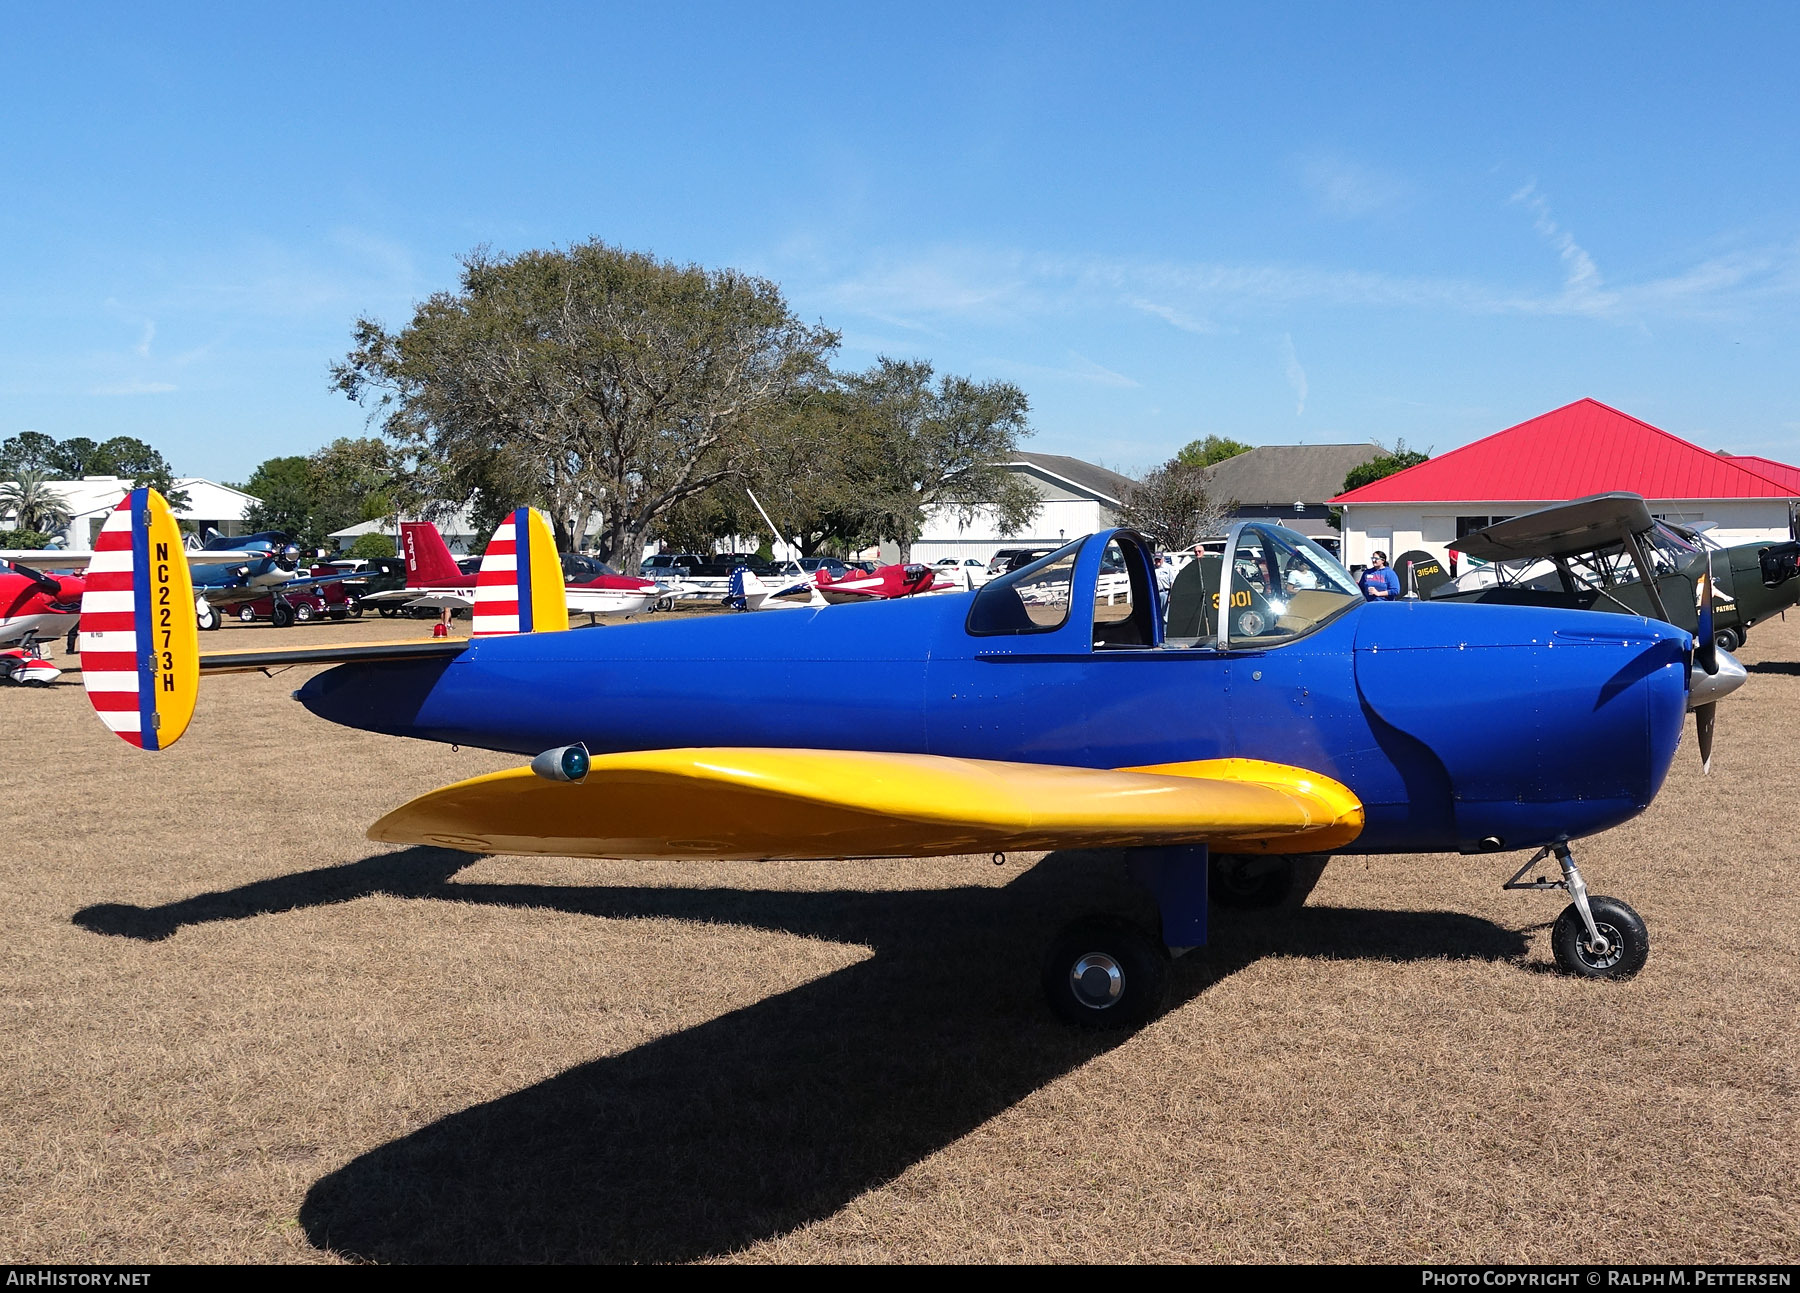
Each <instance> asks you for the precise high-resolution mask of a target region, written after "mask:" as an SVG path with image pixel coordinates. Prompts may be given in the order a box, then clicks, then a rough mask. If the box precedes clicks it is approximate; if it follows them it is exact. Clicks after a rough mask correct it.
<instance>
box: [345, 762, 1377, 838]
mask: <svg viewBox="0 0 1800 1293" xmlns="http://www.w3.org/2000/svg"><path fill="white" fill-rule="evenodd" d="M1362 823H1363V811H1362V804H1361V803H1360V802H1359V801H1358V800H1357V798H1356V796H1355V795H1353V794H1352V793H1351V792H1350V791H1349V790H1348V789H1347V788H1346V787H1344V786H1342V785H1340V784H1339V783H1337V782H1335V781H1332V780H1330V779H1329V778H1327V777H1321V776H1318V775H1316V774H1314V773H1310V772H1307V771H1305V770H1303V769H1300V768H1293V767H1288V766H1285V765H1283V764H1277V763H1264V762H1260V761H1258V760H1254V759H1212V760H1206V761H1203V762H1195V763H1175V764H1163V765H1159V766H1157V767H1151V768H1123V769H1118V770H1112V771H1109V770H1106V769H1095V768H1073V767H1058V766H1048V765H1044V764H1035V763H1002V762H996V761H992V760H985V759H961V758H948V757H943V756H939V755H929V754H884V753H870V752H863V751H844V750H781V749H680V750H649V751H640V752H634V753H628V754H608V755H599V756H596V757H594V758H593V759H592V760H591V762H590V764H589V768H588V772H587V775H586V777H585V778H584V779H582V780H580V781H577V782H559V781H552V780H548V779H546V778H544V777H540V776H538V775H536V774H535V773H533V772H532V771H531V770H530V769H529V768H519V769H516V770H512V771H507V772H496V773H491V774H489V775H487V776H482V777H473V778H471V779H469V780H467V781H459V782H457V783H456V784H454V785H450V786H445V787H443V788H442V789H441V790H434V791H432V792H431V793H429V794H426V795H421V796H420V797H419V798H417V799H415V800H413V801H412V802H411V803H408V804H406V805H404V806H402V807H400V808H397V809H395V810H394V811H393V812H391V813H389V814H388V815H387V816H386V817H383V818H382V819H381V820H380V821H378V822H376V823H375V825H373V826H372V827H370V828H369V838H370V839H373V840H381V841H385V842H388V843H395V844H436V845H441V846H443V847H447V848H454V849H465V850H468V851H471V852H481V853H516V854H537V855H544V856H553V857H595V858H667V859H689V860H695V859H738V860H762V859H770V858H847V857H935V856H939V855H943V854H950V853H976V852H988V851H996V850H998V851H1004V850H1024V849H1033V850H1035V849H1057V848H1129V847H1138V846H1145V845H1172V844H1210V845H1213V846H1215V847H1218V848H1221V849H1229V850H1230V851H1232V852H1268V853H1311V852H1328V851H1330V850H1331V849H1333V848H1336V847H1339V846H1341V845H1343V844H1345V843H1348V842H1349V841H1350V840H1352V839H1354V838H1356V836H1357V835H1358V834H1359V833H1360V832H1361V830H1362Z"/></svg>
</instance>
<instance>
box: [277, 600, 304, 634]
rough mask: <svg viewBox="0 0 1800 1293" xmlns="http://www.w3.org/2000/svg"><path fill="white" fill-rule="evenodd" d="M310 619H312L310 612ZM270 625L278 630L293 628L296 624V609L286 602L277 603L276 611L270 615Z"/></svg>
mask: <svg viewBox="0 0 1800 1293" xmlns="http://www.w3.org/2000/svg"><path fill="white" fill-rule="evenodd" d="M308 617H309V618H310V612H309V616H308ZM269 623H271V624H273V625H274V626H275V627H276V628H278V629H285V628H289V627H291V626H292V625H293V623H294V608H293V607H292V606H289V605H288V604H287V603H286V602H276V603H275V609H274V611H273V612H271V613H270V615H269Z"/></svg>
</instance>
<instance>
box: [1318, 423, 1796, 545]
mask: <svg viewBox="0 0 1800 1293" xmlns="http://www.w3.org/2000/svg"><path fill="white" fill-rule="evenodd" d="M1616 489H1624V490H1631V491H1632V492H1633V493H1637V494H1642V495H1643V496H1644V498H1645V499H1646V500H1647V501H1648V502H1649V504H1650V510H1651V512H1652V513H1653V514H1655V515H1657V516H1660V517H1662V518H1664V519H1665V520H1671V521H1679V522H1682V523H1684V524H1690V525H1691V524H1693V523H1695V522H1700V521H1711V522H1712V523H1713V524H1714V526H1715V527H1716V528H1715V529H1714V530H1713V535H1714V537H1716V538H1717V539H1718V540H1719V542H1721V543H1725V544H1734V543H1754V542H1759V541H1762V540H1779V539H1785V538H1787V537H1788V517H1789V506H1790V504H1792V503H1794V502H1795V501H1796V500H1800V468H1795V467H1791V466H1788V465H1787V464H1785V463H1779V462H1774V461H1772V460H1770V459H1767V458H1757V457H1751V456H1743V457H1734V456H1731V455H1729V454H1718V453H1713V452H1711V451H1709V450H1706V449H1702V448H1701V447H1700V446H1699V445H1695V444H1690V443H1688V442H1687V441H1686V440H1683V439H1681V438H1680V437H1679V436H1674V435H1670V434H1669V433H1668V432H1667V431H1663V430H1661V429H1659V428H1657V427H1653V426H1651V425H1650V424H1649V423H1648V422H1644V421H1642V420H1640V419H1638V418H1634V417H1632V416H1630V415H1629V414H1626V413H1621V412H1619V410H1617V409H1615V408H1610V407H1608V406H1607V405H1605V404H1602V403H1600V402H1599V401H1598V400H1592V399H1584V400H1577V401H1576V402H1575V403H1573V404H1568V405H1565V406H1563V407H1562V408H1560V409H1553V410H1552V411H1550V412H1549V413H1545V414H1542V415H1541V416H1539V417H1535V418H1532V419H1531V420H1530V421H1529V422H1521V423H1519V425H1518V426H1515V427H1509V428H1507V429H1506V430H1505V431H1497V432H1495V433H1494V434H1493V435H1491V436H1488V437H1486V438H1485V439H1481V440H1477V441H1475V443H1473V444H1469V445H1464V446H1463V447H1462V448H1460V449H1452V450H1451V451H1450V452H1449V453H1446V454H1444V455H1442V456H1441V457H1437V458H1433V459H1431V460H1430V461H1429V462H1422V463H1420V464H1419V465H1418V466H1416V467H1408V468H1407V469H1406V470H1405V471H1401V472H1396V473H1395V474H1394V475H1392V476H1388V477H1386V478H1385V479H1382V480H1378V481H1375V482H1373V483H1371V484H1368V485H1364V486H1363V487H1362V488H1360V489H1353V490H1351V491H1349V492H1348V493H1345V494H1340V495H1338V496H1337V497H1336V498H1334V499H1332V500H1331V501H1332V503H1333V504H1335V505H1337V506H1339V507H1341V508H1343V509H1344V562H1345V564H1346V565H1365V564H1367V562H1368V560H1369V554H1370V553H1371V552H1373V551H1375V550H1376V549H1378V548H1379V549H1381V550H1382V551H1384V552H1386V553H1387V554H1388V555H1389V556H1390V557H1391V556H1394V555H1396V554H1397V553H1400V552H1405V551H1408V550H1409V549H1413V548H1420V549H1423V550H1424V551H1426V552H1429V553H1431V554H1433V555H1434V556H1438V557H1442V556H1444V555H1445V553H1446V551H1447V550H1448V549H1450V548H1453V547H1455V546H1456V540H1457V539H1458V538H1459V537H1460V536H1462V535H1464V534H1468V533H1469V532H1470V531H1472V530H1479V529H1483V528H1485V527H1486V526H1488V525H1490V524H1492V523H1493V522H1495V521H1499V520H1504V519H1505V518H1506V517H1509V516H1516V515H1518V514H1519V513H1521V512H1529V511H1532V510H1534V509H1536V508H1540V507H1546V506H1548V505H1550V504H1552V503H1561V502H1566V501H1567V500H1569V499H1571V498H1580V497H1582V496H1584V495H1587V494H1600V493H1605V492H1607V491H1608V490H1616Z"/></svg>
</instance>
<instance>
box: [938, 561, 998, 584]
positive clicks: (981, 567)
mask: <svg viewBox="0 0 1800 1293" xmlns="http://www.w3.org/2000/svg"><path fill="white" fill-rule="evenodd" d="M934 568H935V569H936V570H937V572H938V573H939V574H940V575H944V576H947V577H948V578H950V579H953V580H955V581H956V583H957V584H959V585H960V586H962V587H964V588H979V587H981V586H982V585H983V584H985V583H986V582H987V581H988V568H987V562H985V561H983V560H982V559H981V558H980V557H939V558H938V560H937V563H936V565H935V567H934Z"/></svg>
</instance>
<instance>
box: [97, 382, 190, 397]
mask: <svg viewBox="0 0 1800 1293" xmlns="http://www.w3.org/2000/svg"><path fill="white" fill-rule="evenodd" d="M177 389H179V388H178V387H177V386H176V385H175V383H174V382H118V383H115V384H112V385H107V386H94V387H90V388H89V390H88V394H89V395H167V394H168V393H169V392H170V391H173V390H177Z"/></svg>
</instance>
